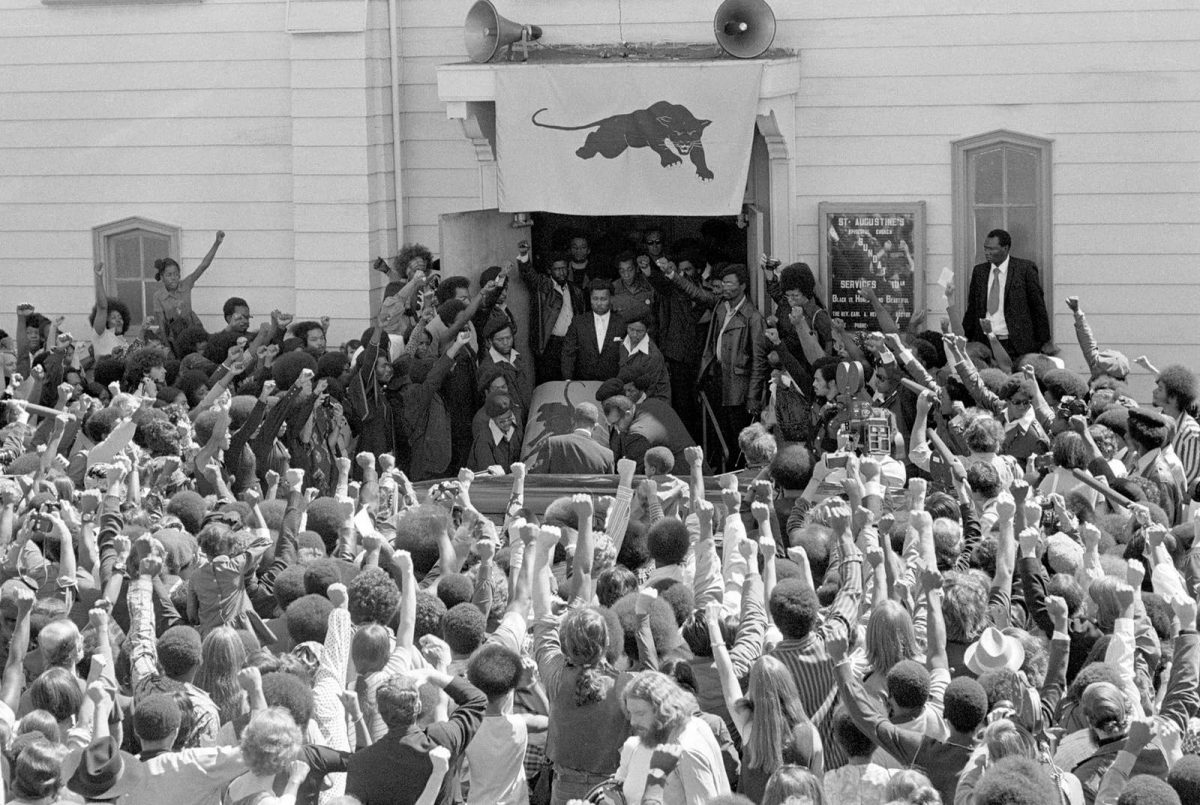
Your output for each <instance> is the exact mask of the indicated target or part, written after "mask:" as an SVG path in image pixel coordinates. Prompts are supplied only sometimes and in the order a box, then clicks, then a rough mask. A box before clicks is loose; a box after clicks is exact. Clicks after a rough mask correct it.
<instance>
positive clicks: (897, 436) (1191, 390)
mask: <svg viewBox="0 0 1200 805" xmlns="http://www.w3.org/2000/svg"><path fill="white" fill-rule="evenodd" d="M223 238H224V234H223V233H217V236H216V239H215V241H214V243H213V246H212V248H211V250H210V251H209V252H208V254H207V255H206V256H205V258H204V260H203V261H202V262H201V263H200V265H199V266H198V267H197V268H196V269H195V270H194V271H193V272H192V273H191V274H189V275H188V276H186V277H184V276H182V274H181V270H180V266H179V265H178V264H177V263H175V262H174V261H172V260H162V261H159V262H158V263H156V266H155V268H156V272H157V274H156V278H157V281H158V282H159V283H160V287H159V288H158V289H157V290H156V293H155V294H154V297H153V299H154V303H153V316H152V318H148V319H147V320H146V321H145V322H143V323H142V324H141V326H140V327H139V328H137V332H136V334H135V332H134V330H133V328H131V324H132V322H131V316H130V312H129V309H128V308H127V307H126V306H125V305H124V304H123V303H121V302H120V300H118V299H115V298H111V297H109V296H108V295H107V288H108V287H109V286H108V279H107V277H106V274H105V268H104V266H103V265H98V266H97V267H96V280H95V282H96V305H95V308H94V310H93V311H92V314H91V316H90V317H89V319H88V321H87V328H88V332H89V335H88V337H85V338H78V339H77V338H75V337H73V336H72V335H71V334H69V333H68V332H66V331H65V330H64V326H65V324H66V321H65V320H64V319H54V320H50V319H48V318H47V317H45V316H43V315H41V314H39V313H38V312H37V311H36V310H35V309H33V308H32V307H30V306H28V305H22V306H20V307H19V308H18V309H17V319H18V321H17V329H16V334H15V338H9V336H8V335H7V334H6V333H2V332H0V371H3V377H2V378H0V380H2V385H3V388H4V397H5V403H4V406H3V418H4V419H3V428H2V430H0V468H2V469H3V474H2V477H0V581H2V583H0V647H2V648H3V651H4V652H5V660H4V664H3V672H2V675H0V749H2V751H0V776H2V778H3V784H4V786H3V792H4V801H5V802H7V803H22V804H23V805H53V803H60V802H62V803H73V802H120V803H129V805H135V804H140V803H145V804H146V805H161V803H172V805H192V804H193V803H195V805H204V804H207V803H223V804H224V803H229V804H231V805H292V804H293V803H304V804H305V805H310V804H312V803H321V804H322V805H392V804H396V805H400V804H403V805H415V803H422V804H423V805H429V804H430V803H438V805H452V804H453V803H468V804H469V805H527V803H532V805H545V804H546V803H552V804H553V805H576V803H585V802H586V803H626V804H627V805H649V804H650V803H655V804H657V805H735V804H736V803H763V804H764V805H784V803H788V804H789V805H823V804H824V803H829V804H830V805H834V804H835V803H836V804H838V805H840V804H841V803H862V805H882V803H898V804H900V803H913V804H914V805H915V804H917V803H921V804H925V803H928V804H931V805H932V804H937V803H940V805H1062V804H1065V805H1113V804H1114V803H1117V804H1118V805H1159V804H1160V803H1180V802H1195V801H1196V797H1197V796H1200V757H1198V755H1200V719H1198V718H1197V715H1198V713H1197V710H1198V709H1200V637H1198V632H1197V603H1196V596H1197V584H1198V582H1200V544H1198V543H1197V541H1196V539H1195V537H1196V533H1197V531H1198V530H1200V517H1198V518H1193V515H1192V511H1193V509H1194V508H1195V507H1194V506H1193V502H1194V501H1196V500H1197V498H1198V496H1197V486H1198V482H1200V425H1197V422H1196V419H1195V418H1194V415H1195V406H1196V401H1197V400H1196V398H1197V387H1196V379H1195V376H1194V375H1193V374H1192V372H1190V371H1189V370H1188V369H1187V368H1185V367H1183V366H1179V365H1172V366H1167V367H1165V368H1163V369H1162V370H1161V371H1159V370H1157V369H1156V368H1155V367H1153V366H1152V365H1151V364H1150V361H1148V360H1147V359H1145V358H1144V357H1139V358H1138V359H1137V362H1138V363H1140V364H1141V365H1143V366H1144V367H1145V369H1146V370H1147V371H1149V372H1152V373H1153V374H1154V375H1155V377H1156V382H1155V391H1154V395H1153V401H1152V405H1139V404H1138V403H1137V402H1136V401H1135V400H1133V399H1132V398H1131V395H1130V393H1129V389H1128V387H1127V385H1126V384H1127V382H1128V379H1129V374H1130V371H1131V367H1130V361H1129V359H1128V358H1127V357H1126V356H1124V355H1122V354H1121V353H1119V352H1116V351H1114V350H1111V349H1104V348H1102V347H1101V346H1100V345H1099V344H1098V343H1097V341H1096V338H1095V336H1094V334H1093V332H1092V330H1091V328H1090V327H1089V325H1088V322H1087V318H1086V316H1085V314H1084V311H1083V310H1082V307H1081V303H1080V301H1079V300H1078V299H1076V298H1074V297H1072V298H1069V299H1067V305H1068V306H1069V308H1070V310H1071V311H1072V313H1073V316H1074V321H1075V328H1076V334H1077V336H1078V341H1079V345H1080V347H1081V349H1082V351H1083V356H1084V358H1085V360H1086V364H1087V367H1088V372H1087V374H1086V375H1080V374H1077V373H1075V372H1072V371H1070V370H1068V369H1067V368H1065V365H1064V364H1063V362H1062V361H1061V360H1060V359H1059V358H1057V357H1056V356H1055V355H1054V354H1052V353H1054V352H1056V349H1055V348H1054V346H1053V344H1052V343H1050V337H1049V336H1050V333H1049V330H1048V328H1046V327H1044V326H1043V320H1044V319H1045V316H1046V312H1045V309H1044V306H1043V307H1042V308H1040V310H1039V308H1038V304H1039V300H1040V298H1041V288H1040V285H1039V284H1038V278H1037V269H1036V267H1035V266H1032V264H1029V263H1025V262H1024V261H1017V260H1016V258H1013V260H1012V261H1011V262H1010V260H1009V257H1008V251H1009V249H1010V248H1011V240H1010V239H1009V238H1008V235H1007V233H1003V232H1000V231H997V232H993V233H990V234H989V236H988V243H987V246H988V248H987V249H986V252H987V255H988V260H989V262H988V263H987V264H982V265H981V266H979V267H976V271H975V272H974V273H975V274H976V275H977V276H974V277H973V279H972V283H971V284H972V288H971V291H970V293H969V294H968V298H967V305H968V311H967V314H966V316H964V317H961V318H960V316H959V315H958V311H957V305H956V295H955V294H954V290H953V288H947V303H948V309H949V311H950V316H949V318H948V320H947V321H945V322H944V323H943V327H942V328H941V331H935V330H925V329H922V327H923V321H922V319H923V317H920V316H918V317H915V319H914V321H913V322H911V323H910V324H909V326H908V328H907V329H906V330H904V331H901V330H900V329H899V328H898V327H897V326H896V323H895V321H894V319H893V318H892V316H891V314H890V312H889V311H888V309H887V308H886V307H885V306H884V305H882V304H880V302H879V299H878V298H877V297H876V296H875V295H874V294H873V293H872V292H871V291H870V290H869V289H864V290H863V292H862V293H863V294H864V300H865V301H867V302H869V303H870V304H871V305H872V307H873V308H874V309H875V311H876V313H877V318H878V330H876V331H868V332H862V333H856V332H851V331H848V330H847V329H846V327H845V326H844V325H843V324H842V323H841V322H839V321H837V320H835V319H832V318H831V317H830V315H829V314H828V312H827V311H826V310H825V308H824V307H823V305H822V303H821V300H820V298H819V294H818V292H817V290H816V283H815V279H814V276H813V273H812V271H811V270H810V269H809V267H808V266H807V265H805V264H803V263H793V264H790V265H787V266H786V267H782V268H781V267H780V266H779V264H778V263H776V262H775V261H773V260H770V259H767V258H764V260H763V262H762V265H761V266H758V267H755V270H756V271H761V272H762V275H761V281H762V282H763V283H764V285H765V287H766V290H767V293H768V295H769V296H770V298H771V300H772V309H771V310H770V311H759V310H758V309H756V307H755V305H754V303H753V301H752V300H751V299H750V298H749V297H748V295H747V289H748V288H749V287H750V286H751V278H750V275H749V269H748V268H747V267H746V266H745V265H742V264H739V263H734V262H724V261H723V260H722V259H721V255H720V254H719V253H710V252H707V251H706V250H705V249H704V248H703V244H700V243H695V242H688V241H685V242H681V243H678V244H671V245H670V246H669V247H668V246H667V245H665V244H664V243H663V238H662V234H661V233H660V232H658V231H650V232H647V233H644V235H643V236H642V237H641V238H640V239H638V241H637V245H636V248H634V249H631V250H630V251H629V252H622V253H620V254H618V255H616V257H615V258H614V259H613V260H612V261H611V264H610V265H602V264H601V263H600V262H598V261H593V260H592V259H591V256H590V253H589V249H588V244H587V241H586V240H585V239H584V238H575V239H574V240H572V241H571V248H570V251H569V252H568V253H564V254H561V255H548V256H546V257H539V256H535V255H533V254H531V252H530V250H529V248H528V246H527V245H526V244H522V247H521V249H520V252H519V254H517V255H515V256H514V257H515V259H514V260H513V261H512V263H510V264H507V265H504V266H492V267H489V268H487V269H486V270H484V271H483V272H482V275H481V276H480V277H479V280H478V283H477V284H478V287H477V288H475V289H474V290H473V289H472V282H471V281H470V280H468V279H467V278H465V277H455V276H447V277H442V276H440V272H438V271H437V270H436V269H437V266H436V264H435V261H434V260H433V256H432V255H431V254H430V253H429V251H428V250H427V249H425V248H424V247H421V246H419V245H414V246H406V247H405V248H404V249H403V250H402V252H401V253H400V254H399V255H398V256H397V257H396V258H395V259H394V260H392V261H391V262H390V263H389V262H387V261H383V260H379V261H377V262H376V263H375V266H374V268H375V269H377V270H379V271H382V272H385V273H387V275H388V280H389V282H388V285H387V288H386V289H385V292H384V300H383V303H382V305H381V307H380V308H379V310H378V315H377V317H376V320H375V321H374V322H373V323H372V325H371V326H369V327H368V328H367V329H366V330H365V332H363V334H362V337H361V338H360V339H356V340H354V341H350V342H347V343H346V344H343V345H341V346H340V347H333V346H332V345H330V344H328V343H327V332H328V321H327V320H314V321H300V322H297V321H294V320H293V317H292V316H290V315H288V314H286V313H284V312H281V311H273V312H272V313H271V314H270V320H269V322H268V323H264V324H262V325H261V326H260V327H259V328H258V329H257V330H252V329H251V328H250V321H251V312H250V311H251V308H250V305H249V304H248V303H247V302H246V300H244V299H241V298H231V299H229V300H228V301H226V302H225V304H224V306H223V311H222V312H223V315H224V319H225V322H226V326H225V328H224V329H222V330H220V331H218V332H211V333H210V332H208V331H207V330H206V329H205V328H204V326H203V323H202V321H201V319H200V318H199V316H198V315H197V313H196V311H195V310H194V309H193V305H192V290H193V287H194V285H195V284H196V282H197V281H198V280H199V279H200V278H201V276H202V274H203V273H204V272H205V270H206V269H207V268H208V267H209V265H210V264H211V263H212V262H213V260H214V259H215V258H216V256H217V253H218V251H219V247H220V245H221V242H222V240H223ZM510 282H520V283H524V284H525V286H526V287H527V289H528V291H529V296H530V299H531V309H530V311H529V315H528V317H521V318H522V319H525V318H527V320H520V321H518V316H517V315H515V314H514V312H513V311H510V310H509V308H508V307H507V304H506V294H507V290H508V287H509V285H508V284H509V283H510ZM1014 282H1016V283H1017V284H1014ZM1005 283H1007V285H1006V284H1005ZM1027 321H1028V322H1030V323H1029V324H1028V325H1027V323H1026V322H1027ZM1009 325H1011V329H1010V326H1009ZM521 328H528V336H529V339H528V340H529V344H530V351H531V352H532V355H528V356H526V355H523V354H520V353H519V352H518V351H517V350H515V349H514V347H513V344H514V335H515V334H516V333H517V332H519V330H520V329H521ZM1026 330H1028V332H1026ZM968 339H969V340H968ZM561 380H569V381H595V387H596V389H597V391H596V394H595V397H596V399H595V400H594V401H591V400H587V401H583V402H580V403H578V404H577V405H576V406H575V409H574V411H573V412H572V421H571V426H572V428H573V430H572V431H571V432H564V433H555V434H552V435H550V436H549V438H548V439H546V440H545V441H544V444H543V446H542V447H539V448H538V449H537V450H534V451H532V452H530V453H529V454H528V455H527V454H525V453H524V452H523V447H522V445H523V442H524V438H523V431H524V427H525V424H526V422H527V421H528V420H530V419H531V417H536V414H537V411H535V410H531V409H532V407H533V406H534V404H535V388H536V387H537V385H539V384H542V383H547V382H552V381H561ZM602 418H603V420H606V421H607V425H608V428H607V433H608V438H607V440H606V441H604V442H603V443H602V441H601V437H600V434H602V433H604V432H605V429H604V428H602V427H599V426H601V425H603V424H604V423H603V422H602ZM706 428H708V429H709V430H710V432H711V437H712V438H711V439H710V440H709V442H708V443H709V444H710V446H715V448H713V449H710V450H709V451H708V453H709V454H708V455H706V453H705V451H704V450H702V449H701V448H700V447H699V446H697V442H698V441H702V440H703V431H704V429H706ZM718 434H719V438H718ZM714 471H716V472H720V473H721V474H718V475H716V476H715V478H714V475H713V472H714ZM540 473H600V474H611V475H612V476H614V480H613V481H612V485H611V488H610V489H609V490H608V491H609V492H610V493H609V494H596V495H592V494H573V495H569V496H565V497H561V498H557V499H555V500H553V501H552V502H550V503H549V505H546V506H534V505H532V504H531V503H527V499H526V491H525V487H526V480H527V478H528V477H529V476H530V475H531V474H540ZM484 475H486V476H489V478H490V480H489V481H488V482H489V483H493V484H497V483H498V484H503V485H504V487H505V488H506V489H507V488H508V485H509V484H511V491H510V492H507V493H506V494H508V503H507V506H506V507H505V510H504V511H503V512H502V513H500V514H498V515H496V514H493V515H492V516H489V515H488V514H485V513H483V512H481V511H480V510H479V509H478V508H477V507H476V506H475V505H474V504H473V503H472V488H473V487H475V488H476V489H478V486H477V484H479V483H480V480H479V479H480V477H481V476H484ZM501 476H502V478H500V477H501ZM423 481H430V483H428V484H422V483H421V482H423ZM418 486H420V488H421V489H422V490H423V491H421V492H418V491H417V490H418Z"/></svg>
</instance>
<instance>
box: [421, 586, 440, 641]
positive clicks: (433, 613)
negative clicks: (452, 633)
mask: <svg viewBox="0 0 1200 805" xmlns="http://www.w3.org/2000/svg"><path fill="white" fill-rule="evenodd" d="M445 617H446V605H445V604H443V603H442V599H440V598H438V597H437V596H436V595H434V594H433V593H431V592H428V591H426V590H417V617H416V625H415V627H414V628H413V639H414V640H420V639H421V638H422V637H424V636H425V635H427V634H431V635H434V636H440V635H441V633H442V619H444V618H445Z"/></svg>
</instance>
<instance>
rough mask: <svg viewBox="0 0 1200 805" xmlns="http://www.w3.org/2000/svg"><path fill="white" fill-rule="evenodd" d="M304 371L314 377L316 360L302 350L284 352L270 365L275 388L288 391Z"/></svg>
mask: <svg viewBox="0 0 1200 805" xmlns="http://www.w3.org/2000/svg"><path fill="white" fill-rule="evenodd" d="M305 369H311V370H312V373H313V375H316V373H317V359H316V358H314V357H313V356H312V355H309V354H308V353H307V352H305V351H304V350H302V349H297V350H292V351H291V352H285V353H284V354H282V355H280V356H279V357H278V358H276V359H275V360H274V361H273V362H272V363H271V379H272V380H274V381H275V385H276V387H277V388H281V389H290V388H291V387H292V386H293V385H295V383H296V381H297V380H299V379H300V373H301V372H302V371H304V370H305Z"/></svg>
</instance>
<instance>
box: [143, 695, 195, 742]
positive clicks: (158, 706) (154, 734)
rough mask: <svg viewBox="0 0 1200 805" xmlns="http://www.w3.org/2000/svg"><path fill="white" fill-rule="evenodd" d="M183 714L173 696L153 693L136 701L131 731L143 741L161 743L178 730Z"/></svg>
mask: <svg viewBox="0 0 1200 805" xmlns="http://www.w3.org/2000/svg"><path fill="white" fill-rule="evenodd" d="M181 723H183V714H182V713H180V712H179V705H177V704H176V703H175V697H174V696H168V695H166V694H164V693H154V694H151V695H149V696H144V697H142V698H140V699H138V700H137V702H136V703H135V705H134V708H133V731H134V733H136V734H137V737H138V738H140V739H141V740H143V741H162V740H164V739H166V738H168V737H170V736H171V734H172V733H175V732H177V731H178V730H179V725H180V724H181Z"/></svg>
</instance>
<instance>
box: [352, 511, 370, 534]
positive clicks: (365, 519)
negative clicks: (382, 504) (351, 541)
mask: <svg viewBox="0 0 1200 805" xmlns="http://www.w3.org/2000/svg"><path fill="white" fill-rule="evenodd" d="M354 529H355V530H356V531H357V532H358V535H359V536H360V537H363V536H366V535H367V534H374V533H375V521H374V520H372V519H371V515H370V513H369V512H367V509H366V507H365V506H364V507H363V508H361V509H359V510H358V514H356V515H354Z"/></svg>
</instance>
